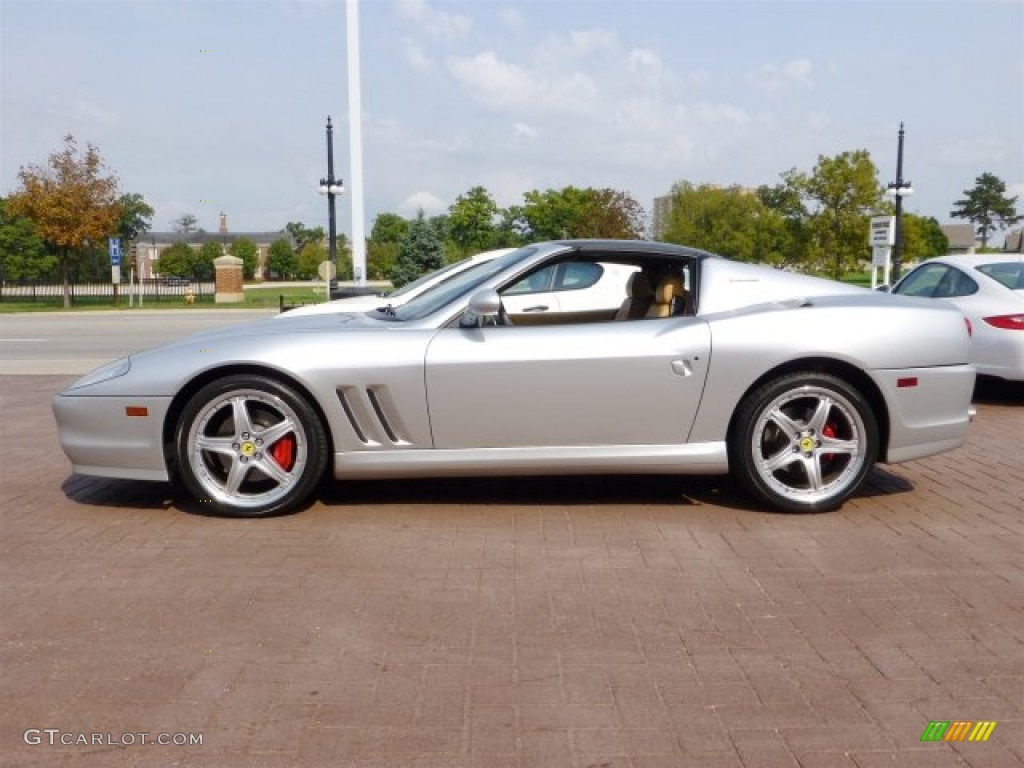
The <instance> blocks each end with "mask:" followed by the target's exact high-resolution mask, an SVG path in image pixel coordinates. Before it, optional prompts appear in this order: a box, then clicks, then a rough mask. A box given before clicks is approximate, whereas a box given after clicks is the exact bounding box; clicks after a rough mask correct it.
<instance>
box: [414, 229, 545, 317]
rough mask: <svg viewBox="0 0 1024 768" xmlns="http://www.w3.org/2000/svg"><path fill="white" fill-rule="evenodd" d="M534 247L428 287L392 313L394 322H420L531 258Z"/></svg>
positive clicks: (507, 254) (509, 254)
mask: <svg viewBox="0 0 1024 768" xmlns="http://www.w3.org/2000/svg"><path fill="white" fill-rule="evenodd" d="M535 250H536V249H535V248H533V247H528V248H520V249H519V250H517V251H512V252H511V253H506V254H505V255H504V256H499V257H498V258H497V259H494V260H493V261H485V262H483V263H481V264H480V265H478V266H474V267H473V268H472V269H467V270H465V271H463V272H461V273H460V274H458V275H455V276H454V277H450V278H448V279H447V280H445V281H444V282H443V283H439V284H437V285H435V286H434V287H433V288H428V289H427V290H425V291H424V292H423V293H421V294H420V295H419V296H417V297H416V298H415V299H412V300H410V301H407V302H406V303H405V304H403V305H402V306H400V307H398V308H396V309H395V310H394V318H395V319H396V320H419V319H421V318H424V317H426V316H427V315H429V314H431V313H433V312H436V311H437V310H439V309H440V308H441V307H444V306H446V305H448V304H450V303H451V302H453V301H455V300H456V299H458V298H460V297H462V296H465V295H466V294H467V293H469V292H470V291H472V290H474V289H475V288H477V287H479V286H481V285H483V284H484V283H486V282H487V281H488V280H490V279H491V278H492V277H494V276H495V275H497V274H499V273H500V272H502V271H504V270H505V269H508V268H509V267H510V266H512V265H513V264H516V263H518V262H520V261H522V260H523V259H525V258H527V257H529V256H531V255H533V253H534V251H535Z"/></svg>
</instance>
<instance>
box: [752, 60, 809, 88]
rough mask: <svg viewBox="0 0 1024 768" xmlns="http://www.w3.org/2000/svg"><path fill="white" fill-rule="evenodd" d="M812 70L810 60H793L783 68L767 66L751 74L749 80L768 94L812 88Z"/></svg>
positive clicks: (783, 65)
mask: <svg viewBox="0 0 1024 768" xmlns="http://www.w3.org/2000/svg"><path fill="white" fill-rule="evenodd" d="M812 69H813V65H812V64H811V61H810V59H792V60H790V61H787V62H786V63H785V64H782V65H781V66H779V65H776V64H765V65H764V66H762V67H760V68H759V69H757V70H756V71H754V72H751V73H750V74H749V75H748V76H747V79H748V80H749V81H750V82H751V83H753V84H754V85H756V86H757V87H758V88H760V89H761V90H763V91H765V92H767V93H778V92H780V91H786V90H789V89H792V88H811V87H812V86H813V85H814V80H813V79H812V77H811V71H812Z"/></svg>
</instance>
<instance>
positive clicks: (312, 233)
mask: <svg viewBox="0 0 1024 768" xmlns="http://www.w3.org/2000/svg"><path fill="white" fill-rule="evenodd" d="M284 228H285V230H286V231H287V232H288V234H289V235H291V236H292V240H293V241H295V250H296V251H297V252H300V253H301V252H302V249H303V248H305V247H306V245H308V244H309V243H322V242H323V240H324V238H325V237H326V235H325V234H324V228H323V227H316V228H315V229H309V228H308V227H306V225H305V224H303V223H302V222H299V221H289V222H288V223H287V224H285V225H284Z"/></svg>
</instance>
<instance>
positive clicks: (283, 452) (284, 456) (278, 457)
mask: <svg viewBox="0 0 1024 768" xmlns="http://www.w3.org/2000/svg"><path fill="white" fill-rule="evenodd" d="M270 455H271V456H273V457H274V461H276V462H277V463H278V464H280V465H281V469H283V470H284V471H286V472H291V469H292V467H293V466H294V465H295V435H285V436H284V437H282V438H281V439H280V440H278V441H277V442H276V443H274V444H273V445H272V446H271V447H270Z"/></svg>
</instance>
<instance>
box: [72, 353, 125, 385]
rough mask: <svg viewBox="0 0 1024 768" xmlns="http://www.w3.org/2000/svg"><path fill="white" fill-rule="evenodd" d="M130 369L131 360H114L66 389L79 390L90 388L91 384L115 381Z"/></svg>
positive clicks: (123, 358)
mask: <svg viewBox="0 0 1024 768" xmlns="http://www.w3.org/2000/svg"><path fill="white" fill-rule="evenodd" d="M131 367H132V361H131V358H128V357H122V358H121V359H120V360H115V361H114V362H112V363H107V364H106V365H101V366H100V367H99V368H97V369H95V370H93V371H90V372H89V373H87V374H85V376H83V377H82V378H80V379H79V380H78V381H76V382H75V383H74V384H72V385H71V386H70V387H68V389H81V388H82V387H91V386H92V385H93V384H99V383H100V382H101V381H109V380H110V379H116V378H117V377H118V376H124V375H125V374H126V373H128V369H130V368H131Z"/></svg>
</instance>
